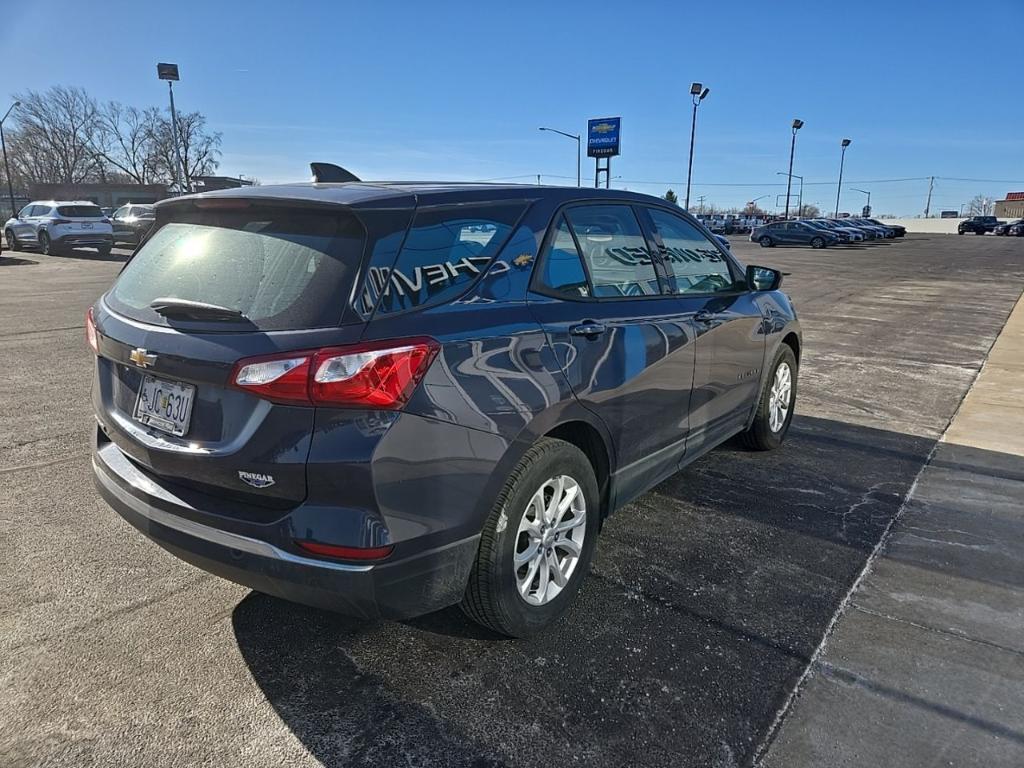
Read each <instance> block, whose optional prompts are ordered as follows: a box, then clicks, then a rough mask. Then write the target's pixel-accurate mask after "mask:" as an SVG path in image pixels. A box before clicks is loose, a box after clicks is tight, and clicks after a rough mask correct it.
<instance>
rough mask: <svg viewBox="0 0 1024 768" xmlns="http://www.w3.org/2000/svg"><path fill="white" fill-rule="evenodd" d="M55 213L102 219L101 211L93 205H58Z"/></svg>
mask: <svg viewBox="0 0 1024 768" xmlns="http://www.w3.org/2000/svg"><path fill="white" fill-rule="evenodd" d="M57 213H59V214H60V215H61V216H74V217H77V218H84V219H102V218H103V211H102V210H101V209H100V208H99V206H95V205H58V206H57Z"/></svg>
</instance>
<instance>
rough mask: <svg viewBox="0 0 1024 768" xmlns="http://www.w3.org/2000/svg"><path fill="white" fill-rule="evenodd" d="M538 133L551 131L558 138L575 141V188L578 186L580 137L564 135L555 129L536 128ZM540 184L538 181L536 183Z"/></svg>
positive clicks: (574, 134)
mask: <svg viewBox="0 0 1024 768" xmlns="http://www.w3.org/2000/svg"><path fill="white" fill-rule="evenodd" d="M537 130H538V131H551V133H557V134H558V135H559V136H565V137H566V138H567V139H575V141H576V186H577V187H578V186H580V135H579V134H578V133H566V132H565V131H560V130H558V129H557V128H538V129H537ZM537 183H538V184H539V183H540V182H539V181H538V182H537Z"/></svg>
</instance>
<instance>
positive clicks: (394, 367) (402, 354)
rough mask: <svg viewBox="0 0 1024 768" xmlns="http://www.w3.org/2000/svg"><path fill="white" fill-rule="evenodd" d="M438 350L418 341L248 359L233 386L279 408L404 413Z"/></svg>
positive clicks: (239, 366)
mask: <svg viewBox="0 0 1024 768" xmlns="http://www.w3.org/2000/svg"><path fill="white" fill-rule="evenodd" d="M439 348H440V347H439V345H438V343H437V342H436V341H434V340H433V339H430V338H414V339H402V340H398V341H385V342H371V343H367V344H356V345H353V346H349V347H327V348H324V349H319V350H312V351H308V352H289V353H287V354H283V355H274V356H272V357H258V358H248V359H246V360H241V361H239V363H238V364H237V365H236V366H235V370H234V373H233V374H232V377H231V382H232V384H233V385H234V386H236V387H238V388H239V389H243V390H245V391H247V392H252V393H253V394H255V395H258V396H259V397H263V398H266V399H268V400H272V401H274V402H280V403H290V404H295V405H331V406H341V407H371V408H382V409H390V408H400V407H402V406H403V405H405V403H406V402H407V401H408V399H409V397H410V396H411V395H412V393H413V390H415V389H416V385H417V384H418V383H419V382H420V379H422V378H423V375H424V374H425V373H426V372H427V369H428V368H429V367H430V363H431V362H433V360H434V356H435V355H436V354H437V351H438V349H439Z"/></svg>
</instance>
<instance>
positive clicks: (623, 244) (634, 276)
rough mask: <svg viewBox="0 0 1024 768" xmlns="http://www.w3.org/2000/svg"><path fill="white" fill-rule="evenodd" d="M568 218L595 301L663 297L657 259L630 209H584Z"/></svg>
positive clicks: (576, 209) (570, 212) (575, 209)
mask: <svg viewBox="0 0 1024 768" xmlns="http://www.w3.org/2000/svg"><path fill="white" fill-rule="evenodd" d="M566 218H567V219H568V220H569V224H570V225H571V226H572V230H573V232H574V233H575V235H576V242H578V243H579V247H580V249H581V251H582V255H583V259H584V261H585V262H586V265H587V271H588V272H589V273H590V283H591V286H592V287H593V291H594V296H595V297H598V298H611V297H615V298H626V297H636V296H656V295H658V294H659V293H661V286H660V284H659V283H658V274H657V272H656V271H655V269H654V259H653V258H652V255H651V252H650V249H649V248H648V247H647V240H646V239H645V238H644V234H643V230H641V229H640V223H639V222H638V221H637V220H636V214H635V213H633V209H632V208H631V207H629V206H628V205H581V206H577V207H573V208H569V209H568V210H567V211H566Z"/></svg>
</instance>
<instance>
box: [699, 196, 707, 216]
mask: <svg viewBox="0 0 1024 768" xmlns="http://www.w3.org/2000/svg"><path fill="white" fill-rule="evenodd" d="M705 197H706V196H705V195H701V196H700V197H698V198H697V199H698V200H700V212H701V213H702V214H703V213H704V198H705Z"/></svg>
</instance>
